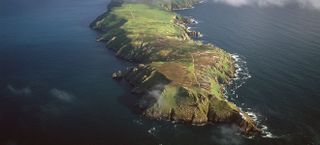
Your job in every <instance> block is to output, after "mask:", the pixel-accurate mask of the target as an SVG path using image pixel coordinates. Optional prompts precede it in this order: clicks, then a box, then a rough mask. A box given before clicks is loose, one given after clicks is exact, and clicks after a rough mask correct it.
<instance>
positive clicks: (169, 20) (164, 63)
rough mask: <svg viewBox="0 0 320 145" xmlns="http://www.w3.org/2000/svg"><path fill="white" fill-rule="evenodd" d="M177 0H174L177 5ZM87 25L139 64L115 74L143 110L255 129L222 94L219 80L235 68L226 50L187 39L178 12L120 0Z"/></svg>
mask: <svg viewBox="0 0 320 145" xmlns="http://www.w3.org/2000/svg"><path fill="white" fill-rule="evenodd" d="M182 1H183V0H181V1H180V0H175V3H176V4H177V5H179V6H183V5H180V3H182ZM184 2H185V3H188V2H189V1H188V0H185V1H184ZM185 3H184V4H185ZM192 3H193V1H190V4H192ZM162 4H164V3H162ZM92 27H93V28H94V29H97V30H99V31H101V32H102V34H101V37H100V38H99V39H98V40H99V41H103V42H105V43H106V44H107V46H108V47H109V48H111V49H113V50H114V51H115V52H116V55H117V56H119V57H120V58H123V59H126V60H130V61H133V62H137V63H143V64H144V65H139V66H137V67H134V68H132V69H130V70H128V71H127V72H125V74H124V75H123V74H121V76H117V75H115V77H125V79H126V80H127V81H128V82H129V83H130V84H132V86H133V90H132V91H133V92H135V93H137V94H139V96H141V101H140V102H139V107H140V108H141V109H142V110H143V113H144V115H146V116H148V117H150V118H156V119H166V120H174V121H182V122H190V123H193V124H205V123H234V124H237V125H239V126H240V128H239V129H241V130H242V131H243V132H245V133H247V134H254V133H257V132H259V129H257V128H256V126H255V124H254V122H253V121H252V120H251V118H250V117H248V116H247V115H244V116H241V114H240V110H239V109H238V108H237V107H236V106H235V105H234V104H233V103H230V102H228V101H227V100H226V99H225V98H224V94H223V89H224V85H226V84H227V83H228V82H229V81H230V79H231V78H232V77H234V73H235V68H234V60H233V59H232V57H231V55H230V54H229V53H227V52H225V51H223V50H222V49H220V48H217V47H215V46H213V45H211V44H202V43H201V42H199V41H194V40H192V39H191V38H190V37H189V36H188V30H187V29H186V24H185V19H184V18H183V17H181V16H179V15H177V14H176V13H173V12H171V11H166V10H163V8H161V7H158V6H157V5H154V4H146V3H129V2H123V3H121V4H120V5H117V6H114V7H112V9H111V10H109V11H108V12H107V13H105V14H104V15H102V16H100V17H99V18H98V19H97V20H96V21H95V22H94V23H93V25H92Z"/></svg>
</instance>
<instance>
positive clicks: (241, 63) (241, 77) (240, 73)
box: [225, 54, 276, 138]
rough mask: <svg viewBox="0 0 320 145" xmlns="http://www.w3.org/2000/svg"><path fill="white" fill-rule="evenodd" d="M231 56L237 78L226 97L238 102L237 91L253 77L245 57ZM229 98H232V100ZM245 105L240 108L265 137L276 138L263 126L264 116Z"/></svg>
mask: <svg viewBox="0 0 320 145" xmlns="http://www.w3.org/2000/svg"><path fill="white" fill-rule="evenodd" d="M231 56H232V58H233V59H234V60H235V67H236V74H235V78H233V79H232V81H231V82H230V83H229V85H228V86H227V89H226V90H225V97H226V98H227V99H230V100H232V101H236V99H238V98H239V96H238V94H237V92H236V91H237V89H239V88H240V87H241V86H243V85H244V84H245V83H246V81H247V80H248V79H250V78H251V77H252V76H251V75H250V72H249V69H248V66H247V62H246V59H245V57H243V56H241V55H239V54H232V55H231ZM228 96H230V98H229V97H228ZM244 105H245V104H244V103H241V106H240V107H239V108H240V110H241V112H245V113H247V114H248V115H249V116H250V117H251V118H252V119H253V120H254V121H255V122H256V123H257V126H258V127H259V128H260V129H261V130H262V134H263V137H265V138H275V137H276V136H274V135H273V134H272V133H271V132H270V131H269V129H268V127H267V126H266V125H264V124H262V121H261V118H263V116H261V115H259V114H258V113H255V112H254V111H253V110H252V109H251V108H246V107H244Z"/></svg>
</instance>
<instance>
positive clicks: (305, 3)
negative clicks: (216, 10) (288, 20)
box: [213, 0, 320, 9]
mask: <svg viewBox="0 0 320 145" xmlns="http://www.w3.org/2000/svg"><path fill="white" fill-rule="evenodd" d="M213 1H214V2H218V3H225V4H229V5H232V6H236V7H240V6H246V5H252V6H285V5H288V4H298V5H299V6H300V7H301V8H312V9H320V0H213Z"/></svg>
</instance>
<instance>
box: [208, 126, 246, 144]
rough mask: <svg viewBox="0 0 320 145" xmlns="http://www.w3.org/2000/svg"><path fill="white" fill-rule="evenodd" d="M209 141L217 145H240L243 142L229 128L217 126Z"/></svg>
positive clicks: (235, 132) (233, 129)
mask: <svg viewBox="0 0 320 145" xmlns="http://www.w3.org/2000/svg"><path fill="white" fill-rule="evenodd" d="M211 139H212V140H213V141H214V142H215V143H217V144H219V145H241V144H242V143H243V140H242V138H241V136H240V135H237V131H236V129H235V128H234V127H231V126H219V127H218V128H216V129H215V130H214V132H213V135H212V136H211Z"/></svg>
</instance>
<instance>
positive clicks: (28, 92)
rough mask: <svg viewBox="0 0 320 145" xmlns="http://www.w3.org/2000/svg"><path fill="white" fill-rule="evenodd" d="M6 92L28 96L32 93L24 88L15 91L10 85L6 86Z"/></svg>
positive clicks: (27, 88)
mask: <svg viewBox="0 0 320 145" xmlns="http://www.w3.org/2000/svg"><path fill="white" fill-rule="evenodd" d="M7 88H8V90H9V91H10V92H11V93H12V94H14V95H25V96H27V95H30V94H31V93H32V91H31V89H30V88H29V87H24V88H21V89H17V88H15V87H13V86H11V85H8V86H7Z"/></svg>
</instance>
